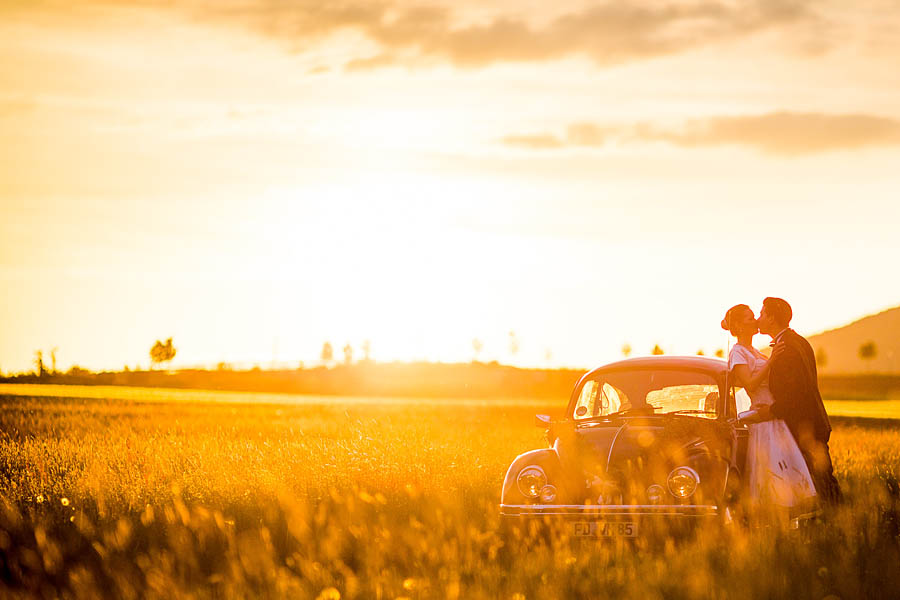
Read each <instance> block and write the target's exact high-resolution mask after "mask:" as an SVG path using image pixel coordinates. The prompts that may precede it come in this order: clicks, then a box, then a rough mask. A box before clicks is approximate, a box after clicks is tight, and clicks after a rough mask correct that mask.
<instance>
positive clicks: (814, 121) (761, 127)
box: [646, 112, 900, 155]
mask: <svg viewBox="0 0 900 600" xmlns="http://www.w3.org/2000/svg"><path fill="white" fill-rule="evenodd" d="M646 137H647V138H648V139H654V138H657V139H660V140H665V141H669V142H672V143H673V144H676V145H679V146H685V147H694V146H712V145H719V144H739V145H743V146H750V147H753V148H756V149H758V150H761V151H763V152H767V153H769V154H783V155H799V154H813V153H816V152H827V151H829V150H842V149H853V148H862V147H865V146H883V145H898V144H900V121H897V120H894V119H889V118H886V117H878V116H872V115H861V114H850V115H827V114H819V113H793V112H776V113H769V114H765V115H758V116H743V117H719V118H715V119H707V120H700V121H691V122H689V123H688V124H687V126H686V128H685V130H684V131H682V132H668V133H666V132H660V133H655V132H647V133H646Z"/></svg>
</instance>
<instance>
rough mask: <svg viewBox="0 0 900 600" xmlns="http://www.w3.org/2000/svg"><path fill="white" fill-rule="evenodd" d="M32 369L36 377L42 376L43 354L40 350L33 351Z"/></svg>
mask: <svg viewBox="0 0 900 600" xmlns="http://www.w3.org/2000/svg"><path fill="white" fill-rule="evenodd" d="M34 368H35V370H36V371H37V376H38V377H43V376H44V352H43V351H42V350H35V351H34Z"/></svg>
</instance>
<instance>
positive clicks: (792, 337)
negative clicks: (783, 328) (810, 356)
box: [785, 329, 812, 352]
mask: <svg viewBox="0 0 900 600" xmlns="http://www.w3.org/2000/svg"><path fill="white" fill-rule="evenodd" d="M785 338H786V339H785V341H786V342H787V343H788V344H789V345H791V344H793V345H795V346H797V347H798V348H802V349H803V350H808V351H810V352H812V344H810V343H809V340H807V339H806V338H805V337H803V336H802V335H800V334H799V333H797V332H796V331H794V330H793V329H788V331H787V336H785Z"/></svg>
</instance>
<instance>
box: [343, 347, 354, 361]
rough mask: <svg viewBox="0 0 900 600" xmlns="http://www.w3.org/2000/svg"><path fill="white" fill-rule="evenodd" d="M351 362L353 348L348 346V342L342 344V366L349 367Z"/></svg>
mask: <svg viewBox="0 0 900 600" xmlns="http://www.w3.org/2000/svg"><path fill="white" fill-rule="evenodd" d="M352 362H353V346H351V345H350V342H347V343H346V344H344V364H345V365H349V364H350V363H352Z"/></svg>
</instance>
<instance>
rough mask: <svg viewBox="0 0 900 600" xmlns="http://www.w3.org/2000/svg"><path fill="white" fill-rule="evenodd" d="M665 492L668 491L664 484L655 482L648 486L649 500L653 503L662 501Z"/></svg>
mask: <svg viewBox="0 0 900 600" xmlns="http://www.w3.org/2000/svg"><path fill="white" fill-rule="evenodd" d="M665 493H666V491H665V490H664V489H663V486H661V485H658V484H656V483H654V484H653V485H651V486H650V487H648V488H647V500H649V501H650V502H652V503H653V504H658V503H659V502H660V501H662V498H663V494H665Z"/></svg>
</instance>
